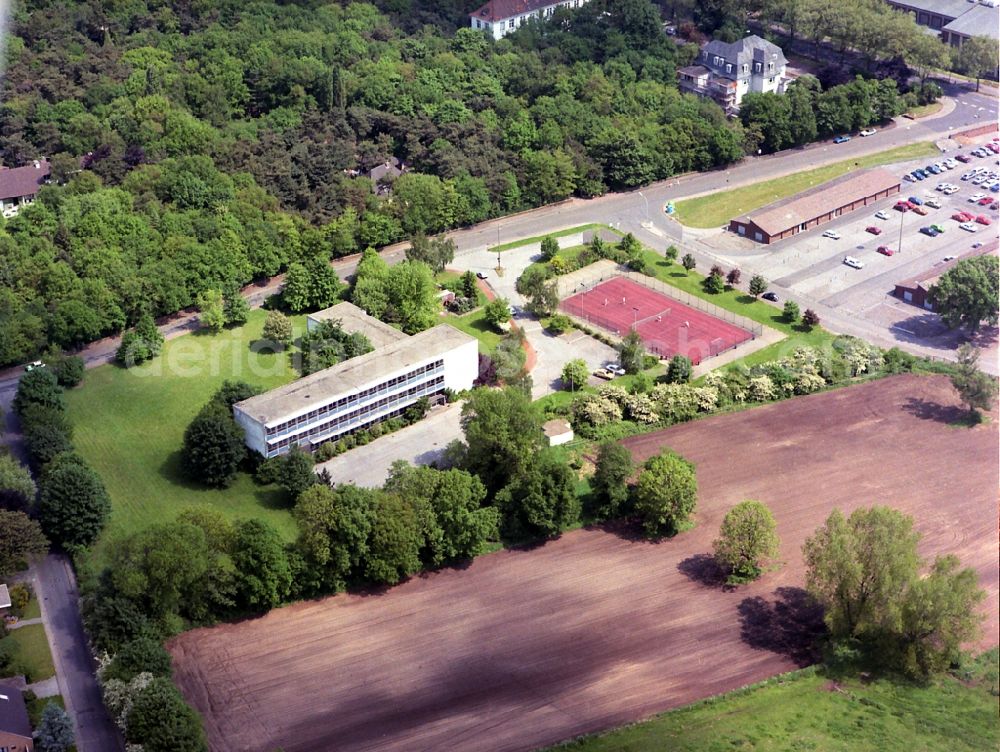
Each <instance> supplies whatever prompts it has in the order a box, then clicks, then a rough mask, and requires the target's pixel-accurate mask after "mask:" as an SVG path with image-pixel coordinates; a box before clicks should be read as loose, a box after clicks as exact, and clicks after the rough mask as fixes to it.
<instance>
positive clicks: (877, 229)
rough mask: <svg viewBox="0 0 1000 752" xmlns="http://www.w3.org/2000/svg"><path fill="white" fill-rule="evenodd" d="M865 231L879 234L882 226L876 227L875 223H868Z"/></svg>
mask: <svg viewBox="0 0 1000 752" xmlns="http://www.w3.org/2000/svg"><path fill="white" fill-rule="evenodd" d="M865 232H870V233H871V234H872V235H881V234H882V228H881V227H876V226H875V225H870V226H869V227H866V228H865Z"/></svg>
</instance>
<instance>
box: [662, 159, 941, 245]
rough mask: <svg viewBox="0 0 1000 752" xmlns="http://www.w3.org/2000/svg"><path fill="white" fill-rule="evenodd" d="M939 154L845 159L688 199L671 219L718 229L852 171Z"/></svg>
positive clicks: (682, 202)
mask: <svg viewBox="0 0 1000 752" xmlns="http://www.w3.org/2000/svg"><path fill="white" fill-rule="evenodd" d="M932 154H938V151H937V149H936V148H934V145H933V144H930V143H920V144H909V145H907V146H900V147H897V148H895V149H889V150H888V151H884V152H880V153H879V154H871V155H869V156H866V157H859V158H858V159H845V160H844V161H842V162H835V163H834V164H831V165H826V166H825V167H818V168H816V169H815V170H806V171H804V172H797V173H795V174H793V175H786V176H785V177H782V178H775V179H774V180H766V181H764V182H762V183H754V184H753V185H748V186H744V187H743V188H734V189H733V190H727V191H720V192H718V193H711V194H709V195H707V196H699V197H698V198H689V199H685V200H683V201H678V202H677V203H676V204H675V208H676V214H675V215H674V216H675V217H676V218H677V220H678V221H679V222H680V223H681V224H685V225H688V226H690V227H720V226H721V225H724V224H727V223H728V222H729V220H730V219H732V218H733V217H738V216H740V215H741V214H744V213H746V212H748V211H752V210H753V209H759V208H760V207H762V206H766V205H767V204H770V203H772V202H774V201H778V200H779V199H782V198H787V197H788V196H793V195H795V194H796V193H800V192H801V191H804V190H807V189H809V188H812V187H813V186H816V185H820V184H821V183H825V182H827V181H828V180H833V179H834V178H837V177H840V176H841V175H845V174H846V173H848V172H850V171H851V170H853V169H855V168H863V167H875V166H876V165H883V164H890V163H892V162H903V161H906V160H908V159H916V158H917V157H923V156H930V155H932Z"/></svg>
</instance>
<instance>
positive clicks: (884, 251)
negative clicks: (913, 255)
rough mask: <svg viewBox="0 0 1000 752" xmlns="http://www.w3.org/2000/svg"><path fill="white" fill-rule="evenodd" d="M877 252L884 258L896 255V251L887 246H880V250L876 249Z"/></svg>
mask: <svg viewBox="0 0 1000 752" xmlns="http://www.w3.org/2000/svg"><path fill="white" fill-rule="evenodd" d="M875 250H876V251H877V252H878V253H881V254H882V255H883V256H891V255H892V254H894V253H895V251H894V250H892V248H890V247H889V246H887V245H880V246H879V247H878V248H876V249H875Z"/></svg>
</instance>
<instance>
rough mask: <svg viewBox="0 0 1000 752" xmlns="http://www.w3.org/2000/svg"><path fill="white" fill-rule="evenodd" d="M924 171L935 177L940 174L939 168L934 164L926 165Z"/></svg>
mask: <svg viewBox="0 0 1000 752" xmlns="http://www.w3.org/2000/svg"><path fill="white" fill-rule="evenodd" d="M924 169H925V170H927V172H930V173H933V174H935V175H940V174H941V168H940V167H938V166H937V165H936V164H932V165H927V167H925V168H924Z"/></svg>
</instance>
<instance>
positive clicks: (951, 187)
mask: <svg viewBox="0 0 1000 752" xmlns="http://www.w3.org/2000/svg"><path fill="white" fill-rule="evenodd" d="M941 193H943V194H944V195H945V196H950V195H952V194H953V193H958V186H957V185H949V186H948V187H947V188H945V189H944V190H943V191H941Z"/></svg>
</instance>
